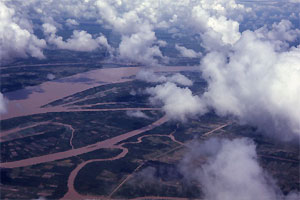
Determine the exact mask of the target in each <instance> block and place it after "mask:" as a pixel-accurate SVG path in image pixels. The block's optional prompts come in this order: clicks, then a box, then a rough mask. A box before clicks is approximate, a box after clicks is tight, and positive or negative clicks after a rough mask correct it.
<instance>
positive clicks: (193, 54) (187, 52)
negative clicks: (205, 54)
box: [175, 44, 202, 58]
mask: <svg viewBox="0 0 300 200" xmlns="http://www.w3.org/2000/svg"><path fill="white" fill-rule="evenodd" d="M175 48H176V50H178V51H179V53H180V55H181V56H183V57H187V58H198V57H201V55H202V54H201V53H200V52H199V53H197V52H195V51H194V50H193V49H187V48H185V47H184V46H180V45H178V44H176V45H175Z"/></svg>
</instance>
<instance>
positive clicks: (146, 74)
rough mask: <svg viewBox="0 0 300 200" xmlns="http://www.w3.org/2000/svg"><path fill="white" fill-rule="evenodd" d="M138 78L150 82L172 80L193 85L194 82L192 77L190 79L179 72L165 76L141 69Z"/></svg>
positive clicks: (185, 84) (184, 84)
mask: <svg viewBox="0 0 300 200" xmlns="http://www.w3.org/2000/svg"><path fill="white" fill-rule="evenodd" d="M137 79H139V80H143V81H146V82H150V83H164V82H172V83H177V84H180V85H183V86H191V85H193V82H192V81H191V80H190V79H188V78H187V77H186V76H184V75H182V74H179V73H175V74H173V75H172V76H163V75H157V74H155V73H154V72H153V71H151V70H141V71H140V72H139V73H138V74H137Z"/></svg>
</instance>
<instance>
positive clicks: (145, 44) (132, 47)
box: [119, 26, 163, 65]
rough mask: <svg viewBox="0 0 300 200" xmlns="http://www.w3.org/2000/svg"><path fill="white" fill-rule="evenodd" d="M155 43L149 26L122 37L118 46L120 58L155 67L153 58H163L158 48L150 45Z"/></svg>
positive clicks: (155, 62) (153, 34) (155, 61)
mask: <svg viewBox="0 0 300 200" xmlns="http://www.w3.org/2000/svg"><path fill="white" fill-rule="evenodd" d="M155 41H156V37H155V33H154V32H153V31H151V30H150V28H149V26H146V27H145V30H143V31H141V32H138V33H135V34H132V35H131V36H123V37H122V41H121V43H120V45H119V54H120V58H121V59H123V60H126V61H134V62H139V63H146V64H148V65H155V64H157V60H156V59H155V58H154V57H160V58H163V55H162V53H161V51H160V49H159V47H158V46H154V45H152V44H153V43H154V42H155Z"/></svg>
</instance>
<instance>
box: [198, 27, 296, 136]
mask: <svg viewBox="0 0 300 200" xmlns="http://www.w3.org/2000/svg"><path fill="white" fill-rule="evenodd" d="M201 70H202V73H203V76H204V78H205V79H206V80H207V82H208V89H207V92H205V93H204V95H203V97H202V98H201V99H202V101H205V102H206V104H207V105H209V106H210V107H212V108H213V109H214V110H215V111H216V112H217V113H218V114H219V115H223V116H224V115H234V116H237V117H238V118H239V119H240V120H241V121H242V122H246V123H250V124H252V125H254V126H257V127H259V128H260V129H263V130H264V131H265V132H267V133H269V134H272V135H276V134H277V136H278V135H280V137H281V139H284V140H290V139H292V138H293V135H297V136H298V137H299V135H300V123H299V122H300V110H299V109H300V102H299V98H300V81H299V80H300V50H299V48H292V49H290V50H289V51H287V52H279V53H278V52H276V51H275V49H274V46H273V45H272V43H270V42H268V41H262V40H260V39H259V38H257V37H256V35H255V33H254V32H251V31H246V32H244V33H243V34H242V37H241V39H240V40H239V41H238V42H237V43H236V44H235V45H234V46H233V47H232V49H231V51H230V52H229V53H224V52H215V51H214V52H211V53H209V54H207V55H206V56H205V57H204V59H203V61H202V65H201Z"/></svg>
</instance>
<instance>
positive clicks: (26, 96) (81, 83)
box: [1, 66, 196, 120]
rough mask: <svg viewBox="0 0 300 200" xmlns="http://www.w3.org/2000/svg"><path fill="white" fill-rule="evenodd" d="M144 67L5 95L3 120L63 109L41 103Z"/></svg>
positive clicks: (109, 70)
mask: <svg viewBox="0 0 300 200" xmlns="http://www.w3.org/2000/svg"><path fill="white" fill-rule="evenodd" d="M140 70H141V68H140V67H122V68H106V69H97V70H92V71H89V72H85V73H81V74H77V75H74V76H70V77H66V78H62V79H60V80H55V81H48V82H44V83H43V84H41V85H38V86H33V87H27V88H25V89H22V90H18V91H14V92H9V93H5V94H4V96H5V97H6V98H8V99H9V103H8V106H7V110H8V112H7V113H5V114H2V115H1V119H2V120H4V119H9V118H13V117H19V116H25V115H32V114H36V113H45V112H60V111H61V108H57V107H56V108H41V106H43V105H45V104H47V103H50V102H52V101H55V100H57V99H61V98H63V97H66V96H69V95H72V94H74V93H77V92H81V91H84V90H87V89H89V88H93V87H96V86H99V85H103V84H108V83H120V82H126V81H130V80H131V79H128V78H126V77H130V76H132V75H135V74H137V72H139V71H140ZM194 70H196V67H180V66H179V67H178V66H176V67H162V68H154V71H156V72H176V71H194Z"/></svg>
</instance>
